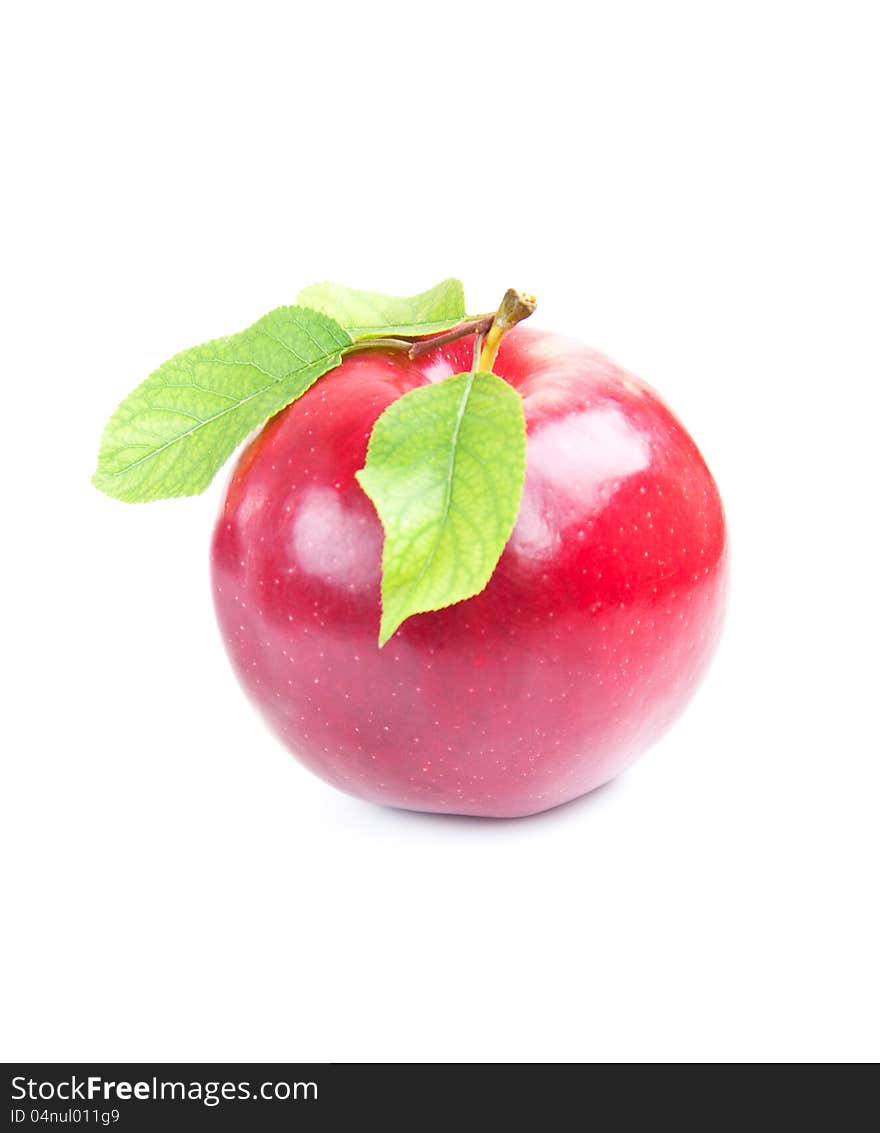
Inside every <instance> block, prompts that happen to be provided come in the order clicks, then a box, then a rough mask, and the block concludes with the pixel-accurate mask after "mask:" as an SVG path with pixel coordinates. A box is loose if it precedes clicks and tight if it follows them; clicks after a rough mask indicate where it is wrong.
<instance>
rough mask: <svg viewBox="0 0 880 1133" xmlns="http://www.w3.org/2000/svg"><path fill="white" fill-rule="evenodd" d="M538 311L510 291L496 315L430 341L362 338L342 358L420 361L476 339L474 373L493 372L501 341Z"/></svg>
mask: <svg viewBox="0 0 880 1133" xmlns="http://www.w3.org/2000/svg"><path fill="white" fill-rule="evenodd" d="M535 307H536V303H535V299H534V297H533V296H531V295H524V294H522V293H520V292H519V291H514V289H513V288H512V287H511V288H510V289H509V290H508V291H507V292H506V293H505V295H504V298H503V299H502V300H501V306H500V307H499V308H498V310H497V311H496V312H495V313H494V314H493V315H477V316H476V318H473V319H466V320H465V321H464V322H461V323H459V324H458V326H454V327H452V328H451V330H447V331H443V332H442V334H435V335H432V336H431V337H430V338H418V339H416V340H415V341H413V339H411V338H388V337H385V338H362V339H360V340H359V341H357V342H353V343H352V344H351V346H346V347H345V349H344V350H343V351H342V353H343V354H345V355H348V354H357V353H359V352H360V351H362V350H389V349H390V350H405V351H406V352H407V354H408V355H409V357H410V358H419V357H421V355H422V354H428V353H429V352H430V351H432V350H434V349H435V348H436V347H438V346H445V345H446V344H447V343H448V342H455V341H456V340H457V339H459V338H466V337H467V336H468V335H471V334H472V335H474V363H473V367H474V370H483V371H486V370H491V369H492V366H493V364H494V362H495V358H496V356H497V354H498V347H499V345H500V344H501V339H502V338H503V337H504V335H505V334H506V333H507V331H509V330H510V328H511V327H512V326H516V324H517V323H519V322H522V320H523V319H527V318H528V317H529V315H530V314H531V313H532V311H534V309H535Z"/></svg>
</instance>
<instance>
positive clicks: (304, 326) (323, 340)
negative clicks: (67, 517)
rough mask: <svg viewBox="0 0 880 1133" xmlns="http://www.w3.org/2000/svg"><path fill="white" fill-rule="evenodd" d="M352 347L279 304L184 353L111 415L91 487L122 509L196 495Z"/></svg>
mask: <svg viewBox="0 0 880 1133" xmlns="http://www.w3.org/2000/svg"><path fill="white" fill-rule="evenodd" d="M351 341H352V340H351V338H350V337H349V335H348V334H346V332H345V331H344V330H343V329H342V327H341V326H339V325H338V324H337V323H336V322H334V321H333V319H330V318H327V316H326V315H321V314H318V313H317V312H315V311H310V310H304V309H302V308H299V307H279V308H278V309H277V310H275V311H272V312H270V313H269V314H268V315H266V316H265V317H264V318H262V319H260V320H259V321H258V322H256V323H254V325H253V326H252V327H249V328H248V329H247V330H245V331H242V332H241V334H235V335H231V336H229V337H227V338H218V339H215V340H214V341H213V342H207V343H205V344H204V345H203V346H195V347H193V348H192V349H191V350H184V351H183V353H182V354H177V355H176V356H175V357H174V358H172V359H171V360H170V361H169V362H166V363H165V364H164V365H163V366H160V367H159V369H158V370H156V371H155V372H154V373H152V374H151V375H150V376H149V377H148V378H147V380H146V381H145V382H143V383H142V384H141V385H139V386H138V388H137V389H136V390H135V391H134V392H133V393H131V394H129V396H128V397H127V398H126V399H125V401H123V402H122V404H121V405H120V406H119V408H118V409H117V410H116V412H115V413H114V414H113V416H112V417H111V418H110V420H109V422H108V423H107V426H106V428H105V430H104V435H103V437H102V439H101V451H100V453H99V456H98V469H97V471H96V472H95V475H94V478H93V482H94V484H95V486H96V487H97V488H100V489H101V491H102V492H106V493H107V495H108V496H115V497H116V498H117V499H120V500H126V501H127V502H130V503H134V502H136V501H140V500H156V499H160V498H162V497H165V496H193V495H195V494H196V493H198V492H201V491H203V490H204V489H205V488H206V487H207V486H208V484H210V482H211V480H212V479H213V477H214V474H215V473H216V472H217V470H218V469H219V468H220V466H221V465H222V464H223V462H224V461H225V460H226V459H227V457H228V456H229V455H230V454H231V453H232V451H233V449H235V448H236V446H237V445H239V444H240V443H241V442H242V441H243V440H244V439H245V437H246V436H247V435H248V433H250V432H251V431H252V430H253V429H256V428H257V427H258V426H259V425H262V424H263V422H264V421H265V420H266V419H267V418H268V417H271V416H272V414H274V413H277V412H278V411H279V410H281V409H283V408H284V407H285V406H286V405H289V404H290V403H291V402H292V401H295V400H296V398H298V397H299V396H300V395H301V394H303V393H305V391H306V390H307V389H308V388H309V386H310V385H312V384H313V383H314V382H315V381H317V379H318V378H320V377H321V375H322V374H325V373H326V372H327V371H328V370H332V369H333V367H334V366H338V365H339V363H340V362H341V361H342V353H341V352H342V349H343V348H344V347H346V346H350V345H351Z"/></svg>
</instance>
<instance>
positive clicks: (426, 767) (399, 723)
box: [212, 326, 727, 817]
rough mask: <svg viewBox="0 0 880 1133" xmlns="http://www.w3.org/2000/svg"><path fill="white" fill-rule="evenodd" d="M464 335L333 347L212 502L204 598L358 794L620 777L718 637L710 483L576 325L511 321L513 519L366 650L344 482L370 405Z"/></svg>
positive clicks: (525, 787)
mask: <svg viewBox="0 0 880 1133" xmlns="http://www.w3.org/2000/svg"><path fill="white" fill-rule="evenodd" d="M472 354H473V338H472V337H470V338H463V339H460V340H458V341H456V342H453V343H451V344H447V345H445V346H438V347H436V348H435V349H433V350H431V351H428V352H427V353H425V354H424V355H422V356H421V357H419V358H417V359H415V360H410V359H409V358H408V357H407V355H406V353H405V352H399V351H394V350H381V351H380V350H373V351H368V352H364V353H362V354H357V355H353V356H351V357H349V358H348V359H346V361H344V362H343V364H342V366H341V367H340V368H339V369H337V370H335V371H333V373H331V374H329V375H328V376H327V377H326V378H324V379H322V380H320V381H319V382H317V384H316V385H314V386H313V387H312V388H311V389H310V390H309V391H308V393H306V394H305V396H304V397H302V398H301V399H300V400H299V401H298V402H296V403H295V404H294V405H293V406H292V407H291V408H289V409H287V410H285V411H283V412H282V413H279V414H278V415H277V416H276V417H274V418H273V419H272V420H271V421H269V423H268V424H267V425H266V426H265V428H264V429H263V430H262V432H261V433H260V434H259V436H258V437H257V438H256V440H254V441H253V443H252V444H251V445H250V446H249V448H247V449H246V450H245V452H244V453H243V455H242V456H241V458H240V460H239V462H238V466H237V468H236V470H235V472H234V474H233V476H232V480H231V482H230V485H229V489H228V492H227V496H226V500H225V503H224V506H223V509H222V512H221V515H220V517H219V520H218V522H217V527H216V530H215V534H214V540H213V546H212V571H213V587H214V598H215V604H216V609H217V616H218V618H219V621H220V626H221V630H222V633H223V637H224V640H225V642H226V645H227V648H228V650H229V654H230V657H231V659H232V663H233V665H234V667H235V670H236V672H237V674H238V677H239V679H240V681H241V683H242V684H243V685H244V687H245V689H246V690H247V692H248V693H249V694H250V696H251V698H252V699H253V700H254V702H255V703H256V704H257V706H258V707H259V708H260V710H261V711H262V713H263V715H264V716H265V718H266V720H267V721H268V722H269V724H270V726H271V727H272V728H273V729H274V731H275V732H276V733H277V735H278V736H279V737H280V738H281V739H282V740H283V741H284V743H285V744H287V746H288V747H289V748H290V749H291V750H292V751H293V752H294V753H295V754H296V755H297V756H298V758H299V759H301V760H302V762H303V763H305V764H306V766H308V767H309V768H311V769H312V771H314V772H315V773H316V774H318V775H320V776H322V777H323V778H324V779H326V780H327V781H328V782H330V783H332V784H334V785H335V786H337V787H339V788H341V789H342V790H344V791H348V792H349V793H351V794H353V795H358V796H360V797H361V798H364V799H369V800H371V801H373V802H378V803H386V804H389V805H391V806H396V807H405V808H409V809H413V810H423V811H442V812H451V813H456V814H471V815H491V816H497V817H512V816H517V815H527V814H532V813H535V812H537V811H542V810H546V809H547V808H549V807H553V806H556V805H557V804H559V803H564V802H566V801H567V800H569V799H573V798H576V797H577V796H578V795H582V794H584V793H585V792H587V791H590V790H592V789H593V788H594V787H597V786H599V785H600V784H601V783H605V782H606V781H607V780H609V779H611V778H612V777H613V776H614V775H617V774H618V773H619V772H620V771H621V770H622V769H623V768H624V767H626V766H627V765H628V764H630V763H631V762H632V761H633V760H634V759H635V758H636V757H637V756H638V755H639V754H641V752H643V751H644V750H645V748H647V747H648V746H649V745H650V744H651V743H653V742H654V741H655V740H656V739H657V737H658V736H659V735H660V734H661V733H662V732H663V731H664V730H665V729H666V728H667V727H668V726H669V724H670V723H671V722H672V721H673V720H674V719H675V717H676V716H677V715H678V714H679V712H680V711H681V710H682V708H683V706H684V705H685V703H686V702H687V700H688V699H689V697H690V696H691V694H692V692H693V690H694V688H695V686H696V684H697V682H698V680H699V678H700V676H701V674H702V673H703V671H704V669H705V667H706V664H707V662H708V660H709V658H710V656H711V654H712V652H713V650H714V648H715V644H716V640H717V638H718V633H719V628H720V623H721V619H722V613H723V605H724V592H725V581H726V574H727V551H726V548H727V539H726V533H725V524H724V515H723V511H722V507H721V501H720V499H719V496H718V490H717V488H716V486H715V483H714V481H713V479H712V476H711V474H710V473H709V470H708V469H707V467H706V464H705V463H704V461H703V458H702V457H701V455H700V453H699V451H698V450H697V447H696V445H695V444H694V442H693V441H692V440H691V438H690V436H689V435H688V434H687V432H686V431H685V430H684V428H683V427H682V425H681V424H680V423H679V422H678V420H677V419H676V418H675V417H674V416H673V415H672V413H671V412H670V411H669V409H667V407H666V406H665V405H664V404H663V402H662V401H661V400H660V399H659V398H658V397H657V395H656V394H655V393H654V392H653V391H652V390H651V389H650V388H649V387H648V386H646V385H644V384H643V383H642V382H641V381H639V380H638V379H636V378H634V377H632V376H631V375H630V374H628V373H626V372H625V371H624V370H622V369H620V368H619V367H618V366H616V365H615V364H614V363H613V362H610V361H609V360H608V359H607V358H605V357H603V356H602V355H600V354H597V353H596V352H595V351H593V350H590V349H588V348H587V347H585V346H582V345H581V344H579V343H578V342H575V341H572V340H570V339H567V338H562V337H560V336H557V335H553V334H549V333H545V332H542V331H538V330H533V329H531V328H528V327H522V326H521V327H516V328H515V329H514V330H512V331H510V332H509V334H508V335H507V336H506V337H505V339H504V341H503V342H502V345H501V349H500V353H499V355H498V359H497V362H496V365H495V372H496V373H497V374H498V375H499V376H500V377H502V378H504V379H505V380H506V381H508V382H510V383H511V385H513V386H514V387H515V388H516V389H518V390H519V391H520V393H521V394H522V397H523V403H524V408H525V417H526V423H527V429H528V442H527V473H526V484H525V489H524V493H523V499H522V505H521V508H520V513H519V518H518V521H517V524H516V527H515V529H514V531H513V534H512V536H511V538H510V540H509V542H508V544H507V547H506V549H505V551H504V553H503V555H502V557H501V560H500V562H499V564H498V567H497V568H496V570H495V573H494V574H493V576H492V578H491V580H490V581H489V583H488V585H487V586H486V588H485V590H484V591H483V592H482V593H481V594H479V595H477V597H475V598H471V599H469V600H468V601H465V602H461V603H459V604H458V605H455V606H450V607H448V608H447V609H444V610H440V611H437V612H435V613H427V614H419V615H416V616H415V617H411V618H410V619H409V620H408V621H406V622H405V623H404V624H403V625H402V626H401V627H400V629H399V630H398V631H397V632H396V633H395V634H394V636H393V637H392V638H391V640H390V641H389V642H388V643H387V644H386V645H385V646H384V647H383V648H382V649H380V648H379V647H378V644H377V635H378V631H379V614H380V569H381V555H382V538H383V534H382V527H381V525H380V523H379V519H378V517H377V515H376V512H375V510H374V508H373V505H372V503H371V502H370V500H369V499H368V498H367V496H366V495H365V494H364V492H363V490H362V489H361V488H360V486H359V485H358V483H357V481H356V480H355V472H356V471H357V470H358V469H360V468H362V467H363V465H364V460H365V453H366V447H367V440H368V438H369V435H370V431H371V429H372V427H373V424H374V422H375V421H376V419H377V417H378V416H379V415H380V414H381V413H382V411H383V410H384V409H385V408H386V407H387V406H388V405H389V404H390V403H391V402H392V401H394V400H395V399H396V398H398V397H400V396H401V395H402V394H404V393H406V392H407V391H408V390H411V389H413V388H415V387H416V386H420V385H424V384H425V383H427V382H431V381H436V380H438V379H440V378H443V377H446V376H448V375H450V374H453V373H460V372H462V371H465V370H467V369H469V368H470V366H471V360H472Z"/></svg>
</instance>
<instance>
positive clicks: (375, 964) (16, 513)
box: [0, 0, 880, 1061]
mask: <svg viewBox="0 0 880 1133" xmlns="http://www.w3.org/2000/svg"><path fill="white" fill-rule="evenodd" d="M876 16H877V12H876V7H875V6H874V5H872V4H869V3H865V4H863V5H860V4H855V3H842V2H840V0H835V2H834V3H790V4H788V3H780V2H767V0H763V2H761V3H757V4H751V3H739V4H736V5H733V4H730V5H727V4H725V5H721V4H704V3H693V4H682V3H666V4H647V3H645V4H632V3H629V4H628V3H615V4H611V3H607V4H586V5H577V4H572V3H571V2H570V0H566V2H564V3H558V2H556V0H541V2H540V3H536V4H534V5H531V6H529V5H526V4H517V3H515V2H510V0H508V2H507V3H504V4H500V3H481V4H476V3H473V2H468V3H458V2H456V0H446V2H445V3H444V4H443V5H441V6H439V7H437V6H422V5H415V4H411V3H399V4H398V3H388V2H382V0H378V2H375V3H370V4H360V3H358V4H355V3H351V4H347V5H345V4H338V3H322V4H317V5H300V4H290V3H278V4H265V3H263V4H261V3H255V2H253V0H251V2H250V3H248V4H246V5H242V4H218V3H212V4H204V5H198V4H191V3H183V2H181V0H176V2H175V3H173V4H170V5H162V4H150V5H146V4H144V5H131V4H96V3H88V2H86V3H78V4H67V3H64V4H61V3H55V4H53V3H46V4H41V5H24V6H19V7H18V9H17V10H16V12H15V14H14V15H12V16H11V17H7V19H6V26H5V28H4V29H3V34H2V37H0V39H2V44H3V46H2V53H3V60H2V68H0V81H2V84H3V88H4V89H3V91H2V105H3V107H4V116H5V118H6V128H5V132H6V135H7V136H6V141H5V145H4V150H5V156H6V158H7V164H6V173H5V174H4V179H3V183H2V192H3V194H4V197H5V203H4V206H3V210H2V218H3V229H4V232H3V253H2V260H3V268H2V270H3V277H4V290H5V295H4V297H3V308H2V309H3V313H4V319H5V322H6V326H5V332H4V346H3V363H4V365H3V379H2V384H3V407H4V411H3V421H4V437H3V445H2V459H3V479H2V484H3V491H2V521H3V546H4V551H3V557H2V565H3V575H4V578H3V590H2V595H3V613H2V641H3V646H4V648H3V653H4V656H5V659H6V662H7V665H8V668H7V674H6V677H5V680H4V692H5V695H4V701H5V707H4V709H3V717H2V719H3V729H4V732H5V739H4V756H3V759H4V775H5V779H6V785H5V788H4V796H3V797H4V811H3V813H4V818H3V839H4V841H5V843H6V845H5V849H4V851H3V858H2V860H3V868H4V872H5V874H6V877H5V880H4V882H3V907H4V913H5V916H6V928H5V930H4V932H3V936H2V948H3V952H4V959H3V963H2V972H3V978H4V981H5V982H6V984H7V987H6V989H5V992H4V995H3V1002H4V1008H3V1023H2V1033H3V1039H2V1050H0V1054H2V1055H3V1056H4V1057H6V1058H13V1057H16V1058H21V1059H117V1060H132V1059H165V1060H175V1059H178V1060H182V1059H198V1060H218V1059H231V1060H248V1059H251V1060H256V1059H270V1060H296V1059H316V1060H355V1059H357V1060H360V1059H363V1060H377V1061H378V1060H396V1059H410V1060H432V1059H438V1060H477V1059H479V1060H483V1059H485V1060H498V1061H501V1060H521V1059H523V1060H549V1059H560V1060H572V1061H574V1060H644V1059H650V1060H717V1059H725V1060H727V1059H732V1060H771V1059H772V1060H808V1059H810V1060H812V1059H823V1060H824V1059H834V1060H837V1059H858V1060H863V1059H869V1058H877V1057H878V1055H880V1045H878V1038H877V1026H876V1021H877V1010H878V983H877V955H878V943H880V942H878V931H877V920H876V917H877V912H876V904H877V903H876V867H877V860H878V859H877V851H878V834H877V793H878V786H880V777H878V741H877V723H876V721H877V711H876V703H877V676H878V663H877V630H878V618H877V614H878V600H877V592H878V555H877V550H878V538H877V524H878V514H877V512H878V509H877V482H878V475H877V450H878V433H880V428H878V410H880V395H878V389H880V373H878V370H880V367H878V357H880V347H878V340H880V326H878V312H880V303H878V300H880V286H878V280H880V270H878V263H880V226H878V201H880V176H878V165H877V133H876V128H877V117H876V115H877V106H878V98H880V80H878V70H877V54H878V34H877V29H876V27H875V26H874V24H873V21H874V19H876ZM447 274H457V275H460V276H461V277H462V278H463V279H464V280H465V282H466V285H467V289H468V295H469V300H470V304H469V305H470V307H471V308H472V309H477V310H483V309H485V308H487V307H491V306H492V305H493V303H494V302H495V301H496V299H497V298H498V297H500V294H501V292H502V291H503V290H504V288H505V287H507V286H508V285H511V284H512V285H517V286H521V287H524V288H526V289H530V290H533V291H535V292H536V293H537V294H538V296H539V299H540V310H539V313H538V314H537V315H536V316H535V318H534V322H535V323H536V324H538V325H543V326H546V327H548V328H551V329H556V330H560V331H565V332H568V333H572V334H575V335H577V336H578V337H580V338H582V339H585V340H587V341H588V342H590V343H591V344H592V345H594V346H597V347H599V348H600V349H603V350H605V351H606V352H608V353H610V354H611V355H612V356H613V357H616V358H617V359H618V360H620V361H621V362H623V363H624V364H625V365H626V366H628V367H629V368H630V369H632V370H634V371H636V372H638V373H640V374H641V375H642V376H643V377H644V378H646V379H647V380H648V381H649V382H651V384H653V385H654V386H655V387H657V388H658V389H659V390H660V391H661V392H662V393H663V394H664V396H665V397H666V398H667V400H668V401H669V402H670V403H671V404H672V406H673V407H674V408H675V409H676V410H677V411H678V412H679V413H680V415H681V416H682V418H683V420H684V421H685V423H686V424H687V426H688V428H689V429H690V430H691V432H692V433H693V434H694V435H695V437H696V439H697V441H698V443H699V444H700V445H701V447H702V449H703V451H704V453H705V455H706V457H707V459H708V461H709V463H710V465H711V467H712V468H713V470H714V472H715V474H716V476H717V479H718V481H719V484H720V486H721V490H722V494H723V496H724V499H725V502H726V505H727V509H728V513H729V518H730V524H731V530H732V538H733V546H734V579H733V590H732V599H731V605H730V611H729V619H728V624H727V630H726V636H725V638H724V641H723V644H722V648H721V651H720V652H719V655H718V657H717V661H716V663H715V665H714V667H713V669H712V671H711V674H710V676H709V678H708V680H707V681H706V683H705V684H704V685H703V687H702V689H701V690H700V693H699V695H698V696H697V698H696V699H695V701H694V702H693V704H692V706H691V707H690V709H689V711H688V713H687V714H686V716H685V717H684V718H683V719H682V720H681V721H680V722H679V724H678V725H677V726H676V727H675V729H674V730H673V731H672V732H671V733H670V734H669V736H668V737H667V738H666V739H665V740H664V741H663V742H662V744H660V745H659V746H658V747H656V748H655V749H654V750H653V751H652V752H651V753H650V755H648V756H647V757H646V758H645V759H644V760H643V761H642V762H641V763H640V764H638V765H637V766H636V767H635V768H633V769H632V770H631V771H630V772H629V773H628V774H627V775H626V776H625V777H624V778H623V779H621V780H620V781H618V782H616V783H614V784H612V785H611V786H610V787H608V788H606V789H604V790H602V791H600V792H599V793H597V794H596V795H595V796H592V797H589V798H587V799H586V800H583V801H581V802H578V803H574V804H572V805H569V806H568V807H565V808H563V809H560V810H558V811H556V812H551V813H548V814H545V815H543V816H540V817H537V818H534V819H529V820H522V821H516V822H493V821H480V820H463V819H454V818H453V819H442V818H437V817H425V816H419V815H415V814H407V813H398V812H393V811H388V810H382V809H379V808H376V807H373V806H370V805H367V804H363V803H360V802H358V801H356V800H354V799H350V798H347V797H345V796H343V795H340V794H337V793H335V792H334V791H333V790H332V789H331V788H329V787H327V786H325V785H324V784H323V783H322V782H320V781H318V780H317V779H314V778H312V777H311V776H310V775H309V774H308V773H307V772H306V771H305V770H303V769H302V768H300V767H299V765H298V764H297V763H296V762H295V761H294V760H293V759H292V758H291V757H290V756H289V755H288V754H287V753H286V752H285V751H283V750H282V748H281V747H280V745H279V744H278V743H277V742H276V741H275V740H274V739H273V738H272V737H271V736H270V735H269V734H268V733H267V731H266V730H265V729H264V727H263V725H262V724H261V722H260V721H259V719H258V718H257V716H256V714H255V713H254V711H253V710H252V709H251V707H250V706H249V704H248V703H247V702H246V700H245V698H244V695H243V694H242V693H241V692H240V690H239V688H238V686H237V684H236V682H235V680H234V678H233V676H232V673H231V670H230V669H229V666H228V664H227V660H226V657H225V655H224V653H223V651H222V649H221V645H220V641H219V636H218V633H217V631H216V627H215V624H214V617H213V611H212V608H211V602H210V595H209V587H208V579H207V549H208V540H209V536H210V531H211V527H212V523H213V517H214V513H215V509H216V507H217V504H218V500H219V497H220V491H221V489H222V480H223V477H221V478H220V480H218V482H217V484H215V486H214V487H213V488H212V489H211V490H210V491H209V492H208V493H207V495H206V496H204V497H200V498H195V499H191V500H186V501H173V502H166V503H157V504H152V505H142V506H138V507H130V506H125V505H123V504H119V503H116V502H114V501H112V500H109V499H106V498H104V497H102V496H101V495H99V494H98V493H97V492H96V491H95V490H94V489H93V488H92V487H91V486H90V483H89V478H90V475H91V472H92V469H93V461H94V457H95V452H96V447H97V442H98V438H99V434H100V430H101V427H102V426H103V423H104V420H105V418H106V417H107V415H108V414H109V412H110V411H111V410H112V408H113V407H114V405H115V403H116V402H117V401H118V400H119V398H121V397H122V396H123V395H124V394H125V393H127V392H128V390H129V389H130V388H131V387H132V386H133V385H135V384H136V383H137V382H138V381H140V380H141V379H142V378H143V377H145V376H146V375H147V374H148V373H149V372H150V371H151V370H152V369H153V368H154V367H155V366H156V365H157V364H158V363H159V362H161V361H163V360H164V359H165V358H166V357H168V356H170V355H171V354H173V353H175V352H176V351H177V350H179V349H182V348H183V347H186V346H189V345H192V344H194V343H196V342H200V341H203V340H205V339H208V338H211V337H214V336H216V335H218V334H224V333H228V332H231V331H235V330H238V329H241V328H242V327H244V326H246V325H248V324H249V323H250V322H252V321H253V320H254V319H256V318H257V317H259V316H260V315H261V314H263V313H264V312H265V311H267V310H269V309H271V308H272V307H275V306H277V305H279V304H282V303H287V302H291V301H292V300H293V298H294V296H295V295H296V293H297V291H298V290H299V289H300V287H301V286H303V285H305V284H307V283H310V282H313V281H315V280H319V279H325V278H328V279H339V280H341V281H344V282H348V283H351V284H353V285H356V286H363V287H373V288H376V289H382V290H387V291H392V292H397V293H399V294H405V293H409V292H412V291H415V290H419V289H421V288H424V287H427V286H429V285H430V284H432V283H434V282H435V281H436V280H438V279H440V278H442V277H443V276H445V275H447Z"/></svg>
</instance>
